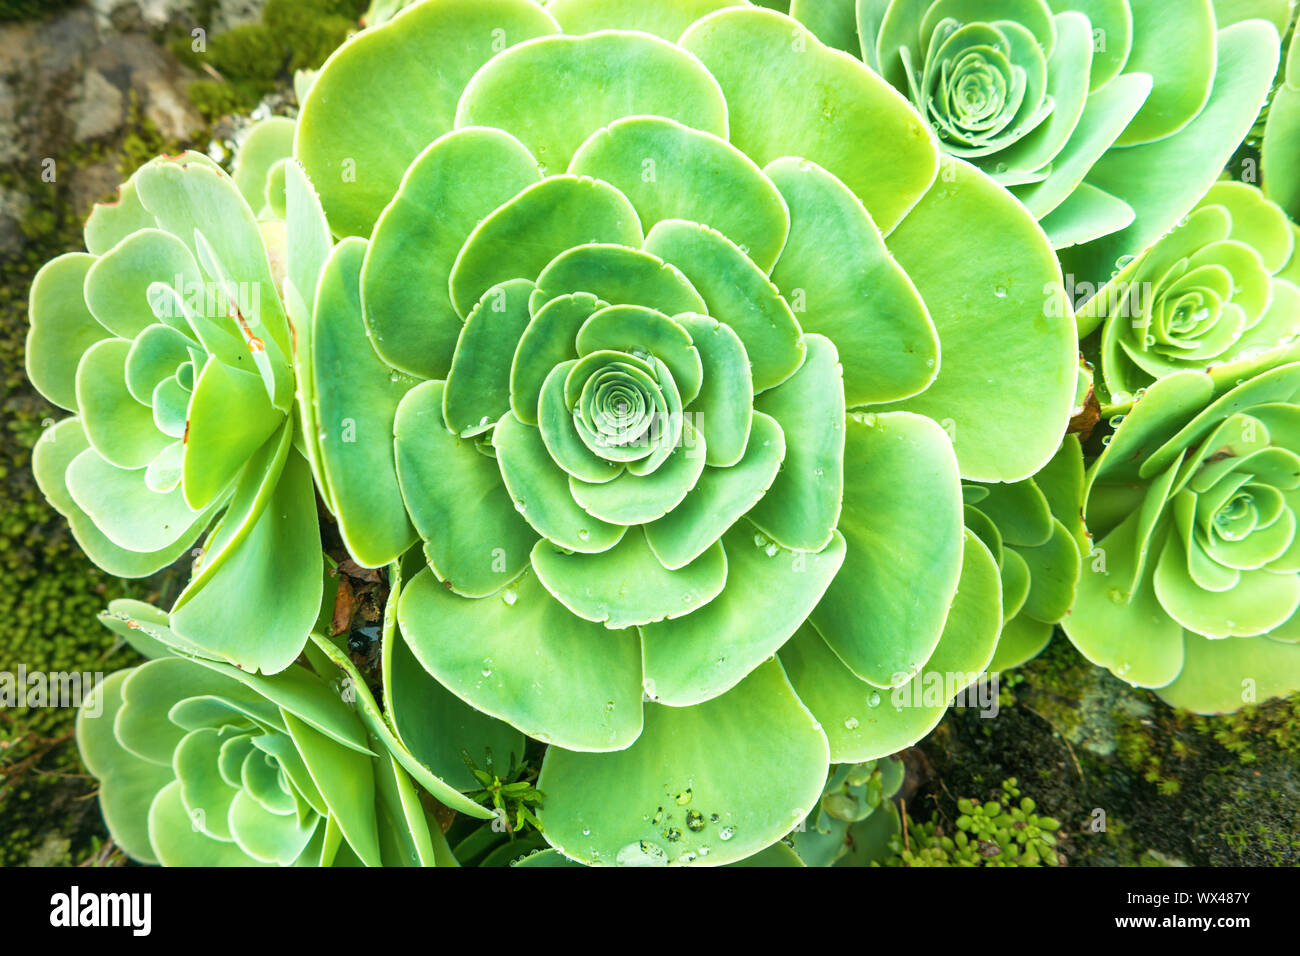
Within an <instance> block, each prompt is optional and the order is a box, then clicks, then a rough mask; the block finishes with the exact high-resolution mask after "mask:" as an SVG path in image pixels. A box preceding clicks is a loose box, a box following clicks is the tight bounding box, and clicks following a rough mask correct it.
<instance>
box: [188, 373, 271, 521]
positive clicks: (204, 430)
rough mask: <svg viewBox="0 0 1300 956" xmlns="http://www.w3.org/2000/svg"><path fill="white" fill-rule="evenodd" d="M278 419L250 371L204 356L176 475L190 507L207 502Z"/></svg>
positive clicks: (198, 506) (198, 507)
mask: <svg viewBox="0 0 1300 956" xmlns="http://www.w3.org/2000/svg"><path fill="white" fill-rule="evenodd" d="M284 420H285V418H284V415H283V414H281V413H280V412H278V411H276V409H275V408H274V407H272V405H271V403H270V401H269V400H268V399H267V396H266V390H265V389H264V388H263V387H262V383H261V381H260V380H259V379H258V378H257V376H256V375H253V374H252V373H250V372H241V371H240V370H239V369H234V368H231V367H230V366H229V365H225V364H224V363H222V362H220V361H217V360H216V359H210V360H209V361H208V363H207V364H206V365H204V366H203V371H202V372H201V373H199V378H198V381H197V382H195V383H194V395H193V397H192V398H191V399H190V407H189V421H188V426H189V433H188V435H187V436H186V438H185V464H184V471H183V473H182V476H181V488H182V489H183V490H184V492H185V500H186V501H187V502H188V503H189V505H190V507H191V508H193V509H195V510H196V511H197V510H198V509H200V508H203V507H204V506H206V505H208V504H210V503H211V502H212V500H213V499H214V498H216V496H217V495H218V494H220V493H221V492H222V491H224V490H225V489H226V488H227V487H228V486H229V485H230V482H232V481H233V480H234V479H235V477H236V475H238V474H239V471H240V469H241V468H243V466H244V464H245V463H246V462H247V461H248V459H249V458H250V457H251V456H252V454H253V452H255V451H256V450H257V449H258V448H259V447H260V446H261V445H263V444H264V443H265V442H266V441H267V439H269V438H270V437H271V435H272V434H273V433H274V432H275V430H276V429H277V428H279V427H281V425H282V424H283V423H284ZM289 427H292V424H290V426H289Z"/></svg>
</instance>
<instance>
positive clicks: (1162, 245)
mask: <svg viewBox="0 0 1300 956" xmlns="http://www.w3.org/2000/svg"><path fill="white" fill-rule="evenodd" d="M1297 235H1298V233H1297V230H1296V227H1295V224H1294V223H1292V222H1291V221H1290V220H1289V219H1288V218H1287V216H1286V214H1285V213H1284V212H1283V211H1282V210H1281V209H1280V208H1278V206H1277V205H1275V204H1274V203H1272V202H1270V201H1269V200H1267V199H1265V198H1264V196H1263V195H1262V194H1261V193H1260V191H1259V190H1258V189H1256V188H1255V187H1253V186H1248V185H1246V184H1244V183H1234V182H1221V183H1216V184H1215V185H1214V186H1213V187H1211V189H1210V191H1209V192H1208V193H1206V194H1205V197H1204V198H1203V199H1202V200H1201V201H1200V202H1199V203H1197V205H1196V207H1195V209H1193V211H1192V212H1191V214H1190V215H1189V216H1188V217H1187V219H1186V220H1184V221H1183V222H1181V223H1180V224H1179V225H1178V226H1176V227H1175V228H1174V229H1172V230H1171V231H1170V232H1169V233H1167V234H1166V235H1165V236H1163V237H1162V238H1161V239H1160V240H1159V241H1158V242H1156V243H1155V244H1154V245H1153V246H1151V248H1149V249H1147V250H1146V251H1145V252H1143V253H1142V255H1140V256H1138V257H1137V258H1135V259H1134V260H1133V261H1132V262H1129V263H1126V264H1125V265H1124V268H1122V269H1120V270H1119V272H1118V274H1117V275H1116V276H1115V277H1114V278H1113V279H1112V280H1111V281H1110V283H1108V284H1107V285H1106V286H1104V287H1102V289H1101V290H1100V291H1099V292H1098V293H1097V295H1096V296H1095V297H1093V298H1092V299H1091V300H1090V301H1089V302H1088V304H1087V305H1085V306H1084V307H1083V308H1082V309H1081V310H1080V311H1079V315H1078V320H1079V332H1080V335H1081V336H1082V337H1084V350H1085V353H1087V354H1091V355H1095V356H1096V357H1097V359H1098V364H1099V365H1100V368H1101V377H1100V382H1099V383H1098V384H1099V386H1100V387H1099V389H1098V398H1099V399H1100V402H1101V408H1102V411H1103V413H1106V414H1113V413H1122V412H1124V411H1125V410H1127V409H1128V408H1129V407H1130V406H1131V405H1132V403H1133V397H1134V396H1135V395H1138V394H1140V393H1141V392H1142V391H1144V390H1145V389H1146V388H1147V387H1148V386H1149V385H1151V383H1152V382H1154V381H1156V380H1157V379H1159V378H1162V377H1164V376H1165V375H1168V374H1170V373H1171V372H1176V371H1179V370H1189V369H1190V370H1203V371H1205V372H1207V373H1208V374H1209V375H1210V377H1211V378H1213V379H1214V380H1215V381H1216V382H1217V383H1219V384H1221V385H1224V384H1226V385H1232V384H1235V383H1236V382H1237V381H1240V380H1242V379H1244V378H1248V377H1250V376H1251V375H1253V374H1255V373H1257V372H1260V371H1263V370H1265V369H1267V368H1270V367H1273V366H1276V365H1281V364H1284V363H1285V362H1288V361H1293V360H1294V359H1295V358H1296V356H1297V355H1300V346H1298V345H1297V342H1300V287H1298V286H1297V282H1300V256H1297V255H1296V238H1297ZM1094 330H1097V331H1096V333H1095V334H1092V333H1093V332H1094ZM1090 334H1091V335H1092V337H1091V339H1089V338H1087V337H1088V336H1089V335H1090Z"/></svg>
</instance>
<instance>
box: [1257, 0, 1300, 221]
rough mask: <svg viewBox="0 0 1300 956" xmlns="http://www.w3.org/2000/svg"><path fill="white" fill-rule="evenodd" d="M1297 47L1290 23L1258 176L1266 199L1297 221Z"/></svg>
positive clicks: (1299, 104) (1299, 144)
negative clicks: (1260, 178)
mask: <svg viewBox="0 0 1300 956" xmlns="http://www.w3.org/2000/svg"><path fill="white" fill-rule="evenodd" d="M1298 51H1300V46H1297V44H1296V42H1295V23H1294V21H1292V26H1291V34H1290V43H1289V45H1288V48H1287V54H1286V57H1285V59H1284V61H1283V67H1282V73H1281V76H1279V77H1278V82H1277V86H1276V88H1275V89H1274V91H1273V98H1272V99H1271V100H1270V101H1269V106H1268V117H1267V119H1266V120H1265V123H1264V137H1263V143H1262V146H1261V150H1260V173H1261V174H1262V175H1263V178H1264V191H1265V194H1266V195H1267V196H1268V198H1269V199H1271V200H1273V201H1274V202H1275V203H1277V204H1278V205H1279V206H1281V207H1282V208H1283V209H1285V210H1286V211H1287V213H1288V214H1290V216H1291V217H1292V218H1294V219H1300V177H1298V176H1296V173H1295V158H1296V155H1297V154H1300V52H1298Z"/></svg>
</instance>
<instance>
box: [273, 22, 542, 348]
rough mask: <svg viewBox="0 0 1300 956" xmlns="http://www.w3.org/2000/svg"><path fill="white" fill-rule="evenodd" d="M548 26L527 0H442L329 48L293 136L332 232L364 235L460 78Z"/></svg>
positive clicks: (449, 120) (446, 119)
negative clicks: (331, 51)
mask: <svg viewBox="0 0 1300 956" xmlns="http://www.w3.org/2000/svg"><path fill="white" fill-rule="evenodd" d="M557 29H558V28H557V27H556V25H555V21H554V20H552V19H551V17H550V16H548V15H547V13H546V12H545V11H544V10H542V8H541V7H539V6H538V5H537V4H536V3H533V2H532V0H442V2H439V3H433V4H425V5H420V6H418V7H414V8H412V9H410V10H407V11H404V12H403V14H402V15H401V16H399V17H396V18H395V19H393V20H391V21H389V22H388V23H385V24H384V25H382V26H380V27H377V28H375V29H373V30H365V31H363V32H362V33H360V34H358V35H357V36H356V37H354V38H353V39H352V40H351V41H350V42H348V43H345V44H344V45H343V46H342V47H341V48H339V49H338V50H337V51H335V53H334V55H333V56H331V57H330V59H329V62H328V63H327V64H326V66H325V67H324V68H322V69H321V71H320V73H319V74H318V75H317V77H316V79H315V81H314V82H313V83H312V86H311V92H310V93H308V94H307V99H306V101H305V102H304V103H303V106H302V113H301V115H300V116H299V118H298V136H297V139H296V140H295V142H294V148H295V152H296V155H297V156H298V159H300V160H301V161H302V164H303V166H304V167H305V168H306V170H307V174H308V176H310V177H311V181H312V183H314V184H315V186H316V188H317V189H318V190H319V191H320V194H321V202H322V204H323V205H324V207H325V214H326V215H327V216H328V217H329V221H330V227H331V228H332V229H333V230H334V233H335V234H336V235H339V236H349V235H361V236H366V235H369V234H370V231H371V227H372V226H373V225H374V223H375V220H376V218H378V216H379V214H380V212H381V211H382V210H383V208H384V206H385V205H386V204H387V203H388V201H389V200H390V199H392V197H393V194H394V193H395V192H396V191H397V188H398V184H399V183H400V182H401V180H402V175H403V173H405V172H406V169H407V167H408V166H409V165H410V164H411V162H412V161H413V160H414V159H415V158H416V156H418V155H419V154H420V153H421V152H422V151H423V150H424V148H425V147H426V146H428V145H429V144H430V143H431V142H433V141H434V140H435V139H437V138H438V137H439V136H442V135H443V134H444V133H447V132H450V131H451V129H452V128H453V126H454V125H456V123H455V119H456V106H457V103H458V102H459V101H460V97H461V93H462V91H463V90H464V89H465V85H466V84H467V83H469V81H470V78H471V77H473V76H474V74H475V73H476V72H478V69H479V67H481V66H482V65H483V64H484V63H486V62H488V60H490V59H492V58H493V57H495V56H497V55H498V53H499V51H500V48H501V44H503V43H504V44H513V43H522V42H523V41H525V40H530V39H532V38H534V37H539V36H543V35H545V34H548V33H554V32H556V30H557ZM462 125H463V124H462ZM486 125H498V124H486ZM530 278H531V277H530ZM413 371H414V370H413Z"/></svg>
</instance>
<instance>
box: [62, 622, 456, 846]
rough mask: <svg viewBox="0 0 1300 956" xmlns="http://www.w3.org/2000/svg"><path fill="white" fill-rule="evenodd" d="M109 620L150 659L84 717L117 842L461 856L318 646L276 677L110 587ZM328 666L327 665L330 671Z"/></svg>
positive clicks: (91, 762) (82, 733)
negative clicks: (313, 657) (224, 658)
mask: <svg viewBox="0 0 1300 956" xmlns="http://www.w3.org/2000/svg"><path fill="white" fill-rule="evenodd" d="M101 620H102V621H103V623H104V624H105V625H106V626H108V627H109V628H111V629H112V630H113V631H115V632H117V633H118V634H120V635H121V636H123V637H124V638H126V640H128V641H129V642H130V643H132V644H133V645H134V646H135V647H136V649H137V650H140V651H141V652H142V653H144V654H145V655H146V656H148V657H150V658H151V659H150V660H149V661H147V662H146V663H143V664H140V665H139V666H137V667H130V668H127V669H125V670H120V671H116V672H114V673H113V674H110V675H109V676H108V677H107V678H105V679H104V681H103V682H102V683H100V684H99V685H98V686H97V687H96V688H95V690H94V692H93V695H92V696H91V697H90V698H88V699H87V700H86V701H85V702H84V703H83V705H82V707H81V709H80V711H79V712H78V715H77V735H76V736H77V747H78V749H79V750H80V751H81V756H82V760H83V761H84V762H85V764H86V767H87V769H88V770H89V771H90V772H91V774H92V775H94V776H95V777H96V778H97V779H98V781H99V803H100V808H101V810H102V811H103V814H104V819H105V822H106V823H107V824H108V828H109V832H110V833H111V834H112V836H113V839H114V840H116V841H117V844H118V845H119V846H121V847H122V849H123V850H124V851H125V852H126V853H127V855H129V856H130V857H132V858H133V859H135V860H138V861H139V862H141V863H162V864H164V865H167V866H254V865H280V866H289V865H298V866H330V865H359V864H365V865H367V866H377V865H389V866H393V865H428V866H433V865H444V866H447V865H450V866H454V865H455V860H454V858H453V857H452V856H451V852H450V850H449V849H448V847H447V844H446V841H445V839H444V838H443V835H442V831H441V830H440V829H439V828H438V825H437V824H436V822H434V821H433V819H432V818H431V817H430V816H429V815H428V814H427V813H426V811H425V808H424V806H423V805H422V804H421V802H420V800H419V796H418V794H417V791H416V789H415V787H414V785H413V784H412V781H411V778H410V777H409V776H407V774H406V772H405V771H404V770H403V769H402V767H401V765H400V764H399V763H398V761H397V759H396V758H395V757H393V756H392V755H391V754H390V753H389V752H387V751H386V750H385V749H384V748H383V747H382V746H381V745H380V744H379V742H378V741H377V740H376V739H375V738H374V737H371V736H368V734H367V731H366V728H365V726H364V725H363V722H362V720H361V719H359V718H358V716H357V714H356V713H355V712H354V711H353V709H352V708H350V707H349V706H348V705H347V704H346V703H344V696H343V695H341V694H340V688H339V687H338V686H334V685H332V684H331V683H329V681H332V680H334V678H335V677H336V676H337V674H338V671H337V670H336V669H335V668H334V666H333V665H332V663H331V662H330V661H329V660H328V658H320V660H321V662H322V666H321V669H320V671H319V672H317V671H315V670H314V669H312V668H311V667H308V666H304V665H302V664H293V665H291V666H290V667H288V668H286V669H284V670H282V671H280V672H279V673H277V674H274V675H271V676H264V675H258V674H252V673H248V672H246V671H241V670H239V669H238V668H235V667H231V666H229V665H228V664H223V663H220V662H216V661H210V660H205V659H202V658H198V657H192V656H190V655H192V654H193V653H194V648H193V647H192V646H191V645H190V644H189V643H188V642H187V641H185V640H184V639H183V638H180V637H179V636H178V635H176V634H175V633H174V632H173V631H172V630H171V629H170V627H169V626H168V619H167V615H166V614H164V613H162V612H161V611H158V610H157V609H155V608H153V607H151V606H150V605H148V604H142V603H140V602H137V601H128V600H122V601H115V602H113V604H112V605H110V607H109V610H108V611H107V612H105V613H104V614H102V615H101ZM322 675H323V676H322Z"/></svg>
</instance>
